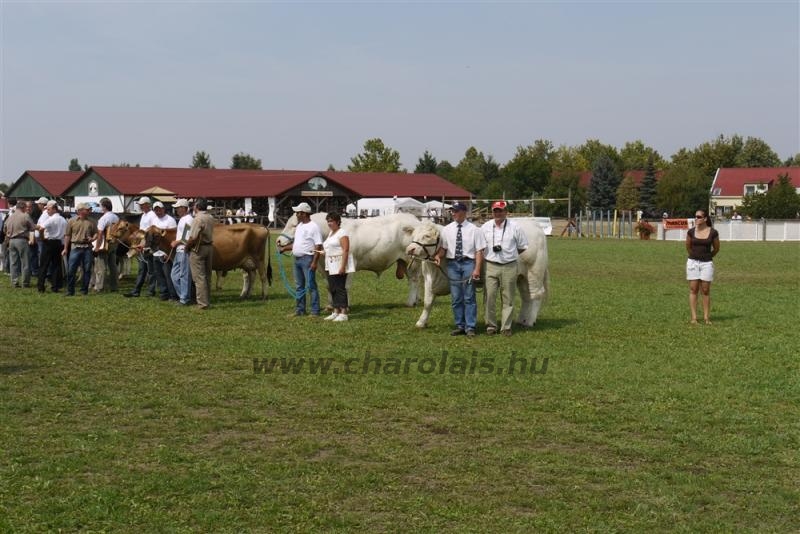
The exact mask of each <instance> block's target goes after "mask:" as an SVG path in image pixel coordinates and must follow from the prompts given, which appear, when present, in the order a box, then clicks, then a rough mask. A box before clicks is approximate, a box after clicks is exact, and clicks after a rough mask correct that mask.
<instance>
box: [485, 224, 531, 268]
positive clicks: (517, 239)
mask: <svg viewBox="0 0 800 534" xmlns="http://www.w3.org/2000/svg"><path fill="white" fill-rule="evenodd" d="M481 230H482V231H483V236H484V237H485V238H486V261H488V262H491V263H503V264H504V263H510V262H512V261H516V260H517V258H519V251H521V250H525V249H527V248H528V238H527V237H525V233H524V232H523V231H522V228H520V227H519V225H517V223H515V222H514V221H512V220H509V219H506V220H505V221H503V224H501V225H500V226H499V227H498V226H497V225H496V224H495V222H494V220H491V221H486V222H485V223H484V224H483V226H482V227H481ZM495 245H500V247H501V250H500V252H495V251H494V250H493V249H494V246H495Z"/></svg>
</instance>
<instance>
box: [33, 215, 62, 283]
mask: <svg viewBox="0 0 800 534" xmlns="http://www.w3.org/2000/svg"><path fill="white" fill-rule="evenodd" d="M45 209H46V210H47V212H46V215H47V217H46V218H45V216H44V215H42V216H41V217H40V218H39V223H38V224H37V225H36V228H37V230H39V232H40V233H41V234H42V235H43V236H44V239H43V240H42V243H44V250H43V251H42V256H41V258H40V260H41V261H40V262H39V280H38V283H37V288H38V289H39V293H44V291H45V289H44V283H45V280H46V279H47V278H48V277H50V288H51V289H52V291H53V293H58V292H59V291H60V290H61V286H62V285H63V283H64V267H63V264H62V262H61V251H62V249H63V248H64V234H65V232H66V231H67V221H66V220H64V217H62V216H61V214H60V213H59V212H58V204H56V201H55V200H51V201H49V202H48V203H47V205H46V206H45Z"/></svg>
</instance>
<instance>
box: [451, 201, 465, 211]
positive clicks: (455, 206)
mask: <svg viewBox="0 0 800 534" xmlns="http://www.w3.org/2000/svg"><path fill="white" fill-rule="evenodd" d="M450 209H452V210H453V211H467V205H466V204H464V203H463V202H455V203H454V204H453V207H452V208H450Z"/></svg>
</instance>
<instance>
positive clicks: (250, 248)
mask: <svg viewBox="0 0 800 534" xmlns="http://www.w3.org/2000/svg"><path fill="white" fill-rule="evenodd" d="M176 231H177V230H176V229H175V228H172V229H170V230H162V229H160V228H156V227H154V226H151V227H150V229H149V230H148V231H147V234H148V241H149V243H148V244H149V245H150V247H151V248H156V247H157V248H160V249H161V250H163V251H164V252H166V253H167V254H168V255H169V254H171V252H172V249H171V247H170V244H171V243H172V241H174V240H175V233H176ZM269 242H270V237H269V230H267V229H266V228H264V227H263V226H261V225H258V224H250V223H240V224H217V225H215V226H214V255H213V257H212V262H211V268H212V269H213V270H214V271H216V272H217V287H218V288H219V283H220V273H222V275H223V276H224V274H225V273H226V272H228V271H232V270H234V269H242V270H244V271H245V274H244V279H243V282H244V283H243V286H242V293H241V295H240V297H241V298H247V297H249V296H250V291H251V288H252V287H253V277H254V276H255V274H256V271H257V272H258V277H259V278H260V279H261V298H262V299H265V298H267V290H266V286H267V284H268V283H269V284H270V285H272V260H271V258H270V257H269ZM265 255H266V262H265ZM265 264H266V265H265Z"/></svg>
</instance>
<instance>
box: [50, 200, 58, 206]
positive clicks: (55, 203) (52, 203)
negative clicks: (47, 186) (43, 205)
mask: <svg viewBox="0 0 800 534" xmlns="http://www.w3.org/2000/svg"><path fill="white" fill-rule="evenodd" d="M53 206H56V207H58V202H56V201H55V200H48V201H47V207H48V208H52V207H53Z"/></svg>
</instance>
